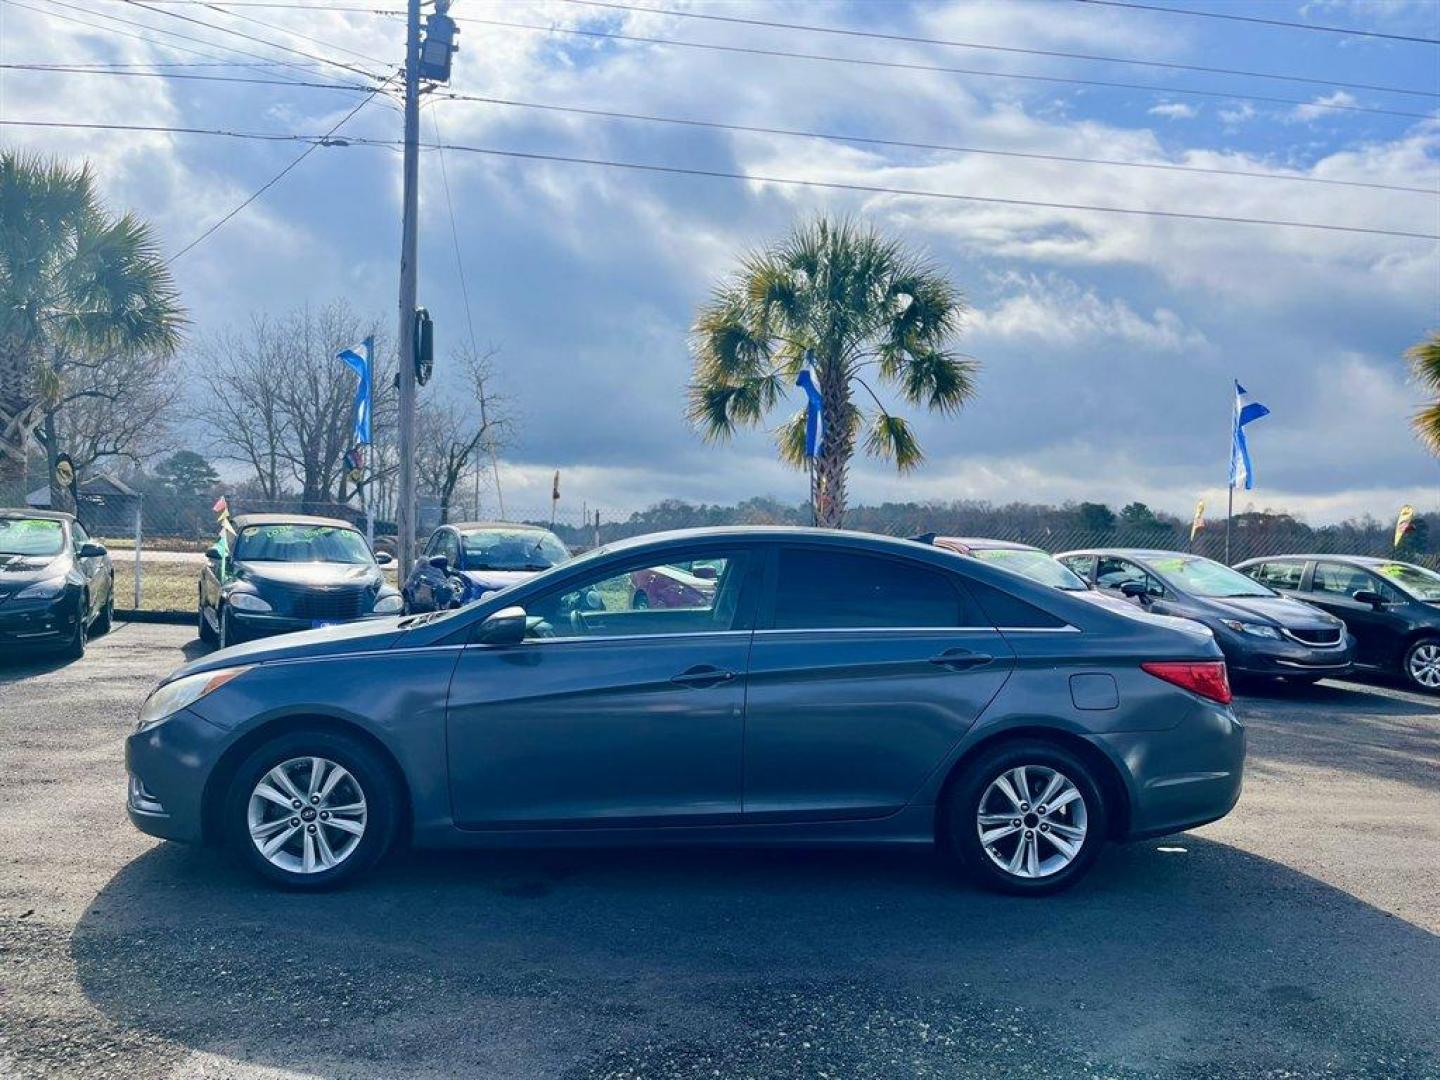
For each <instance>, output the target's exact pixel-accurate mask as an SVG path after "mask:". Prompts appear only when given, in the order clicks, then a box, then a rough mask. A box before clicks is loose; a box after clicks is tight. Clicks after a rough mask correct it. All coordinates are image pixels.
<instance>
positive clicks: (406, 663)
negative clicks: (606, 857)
mask: <svg viewBox="0 0 1440 1080" xmlns="http://www.w3.org/2000/svg"><path fill="white" fill-rule="evenodd" d="M697 562H700V563H703V564H704V565H705V566H707V567H713V568H714V571H715V573H714V577H713V579H711V580H713V581H714V585H715V587H714V589H713V590H709V591H706V592H705V593H703V594H701V593H698V592H697V595H696V597H695V598H694V599H693V601H692V602H691V603H690V604H689V606H668V607H664V608H656V607H642V608H636V607H633V606H632V602H633V589H631V587H630V584H631V580H632V575H633V574H635V573H637V572H644V571H647V570H659V569H662V568H664V567H667V566H672V565H675V564H681V563H683V564H686V565H694V564H696V563H697ZM1229 701H1230V689H1229V684H1228V682H1227V679H1226V671H1225V664H1224V661H1223V659H1222V656H1221V654H1220V651H1219V650H1218V649H1217V648H1216V645H1215V643H1214V641H1213V640H1212V639H1211V637H1210V635H1209V634H1208V633H1206V632H1205V631H1203V630H1201V629H1199V628H1189V627H1188V626H1186V625H1185V624H1181V625H1179V626H1177V625H1167V624H1166V623H1164V622H1162V621H1160V620H1151V619H1149V618H1148V617H1146V616H1143V615H1127V614H1124V613H1118V612H1113V611H1109V610H1107V609H1105V608H1103V607H1100V606H1097V605H1095V604H1089V603H1085V602H1084V601H1081V600H1076V599H1074V598H1072V597H1069V596H1066V595H1065V594H1064V593H1062V592H1060V591H1058V590H1055V589H1051V588H1049V587H1047V586H1045V585H1042V584H1040V583H1038V582H1034V581H1031V580H1029V579H1027V578H1023V577H1021V576H1019V575H1017V574H1012V573H1010V572H1009V571H1006V570H1003V569H1000V568H998V567H993V566H989V565H987V564H984V563H980V562H977V561H975V560H973V559H967V558H964V557H962V556H958V555H955V554H953V553H950V552H946V551H943V550H940V549H937V548H934V547H929V546H925V545H921V544H916V543H912V542H910V541H905V540H890V539H885V538H881V537H872V536H865V535H862V534H856V533H838V532H826V531H820V530H808V529H805V530H801V529H715V530H697V531H690V532H681V533H670V534H665V535H662V536H654V537H644V538H640V539H638V540H633V541H629V542H626V543H623V544H617V545H615V546H613V547H609V548H605V549H601V550H599V551H596V552H592V553H590V554H589V555H586V556H583V557H581V558H578V559H575V560H573V561H571V562H568V563H565V564H562V565H561V566H558V567H555V568H554V569H552V570H549V571H547V572H545V573H542V574H540V575H538V576H536V577H535V578H533V579H532V580H530V581H528V582H525V583H523V584H521V585H517V586H516V587H514V588H512V589H509V590H507V591H506V592H504V593H503V594H501V595H499V596H497V597H494V598H492V599H489V600H482V601H480V602H478V603H476V604H472V605H470V606H468V607H465V608H462V609H459V610H457V611H449V612H443V613H434V614H427V615H419V616H411V617H408V618H399V619H389V620H384V621H378V620H377V621H376V622H370V623H364V624H355V625H349V626H344V627H335V628H331V629H327V630H320V631H313V632H307V633H300V634H295V635H290V636H288V637H285V638H281V639H278V640H269V641H262V642H254V643H251V644H247V645H241V646H237V647H234V648H230V649H224V650H221V651H220V652H217V653H214V654H212V655H210V656H208V657H206V658H204V659H202V660H199V661H197V662H195V663H192V664H189V665H187V666H185V667H183V668H181V669H179V670H178V671H176V672H174V673H173V674H171V675H170V676H169V677H168V678H167V679H166V680H165V681H164V682H163V683H162V684H161V685H160V686H159V687H158V688H157V689H156V690H155V692H154V693H153V694H152V695H151V696H150V698H149V699H148V700H147V701H146V702H145V704H144V706H143V707H142V709H141V714H140V720H139V725H138V729H137V731H136V732H135V734H133V735H132V736H131V737H130V739H129V740H128V742H127V745H126V759H127V765H128V769H129V776H130V782H129V799H128V809H129V814H130V818H131V820H132V821H133V822H134V823H135V825H136V826H137V827H139V828H140V829H142V830H144V831H145V832H148V833H151V834H153V835H155V836H160V837H165V838H167V839H171V840H180V841H190V842H200V841H215V842H219V843H223V844H224V845H226V846H228V847H229V848H230V849H231V851H232V852H233V853H234V854H235V855H236V856H237V857H238V858H239V859H240V860H242V861H243V862H244V863H245V864H247V865H248V866H249V867H251V868H252V869H253V870H255V871H256V872H258V873H259V874H261V875H262V876H264V877H266V878H268V879H269V880H271V881H273V882H277V883H279V884H282V885H287V886H292V887H299V888H320V887H325V886H331V885H335V884H338V883H340V882H342V881H344V880H346V879H348V878H351V877H352V876H354V875H355V874H357V873H359V872H360V871H362V870H364V869H365V868H367V867H369V866H371V865H373V864H374V863H375V862H376V860H378V859H379V858H380V857H381V856H382V855H384V854H385V852H386V851H387V850H388V849H389V848H391V846H392V845H394V844H396V843H397V842H400V841H409V842H413V843H415V844H417V845H421V846H432V847H435V846H440V847H510V846H521V845H524V846H576V845H597V844H646V845H653V844H667V843H687V844H702V843H710V844H726V845H747V844H753V845H778V844H790V845H828V846H834V845H843V844H855V845H861V844H876V843H887V844H907V845H923V846H928V845H932V844H938V846H939V847H940V848H941V849H943V850H944V851H945V852H946V853H947V854H948V855H949V856H950V857H953V858H954V859H956V860H957V861H958V862H960V863H961V864H963V865H964V866H965V867H966V868H968V870H969V871H970V873H971V874H972V875H973V876H974V877H975V878H977V879H978V880H979V881H980V882H981V883H983V884H985V885H988V886H990V887H993V888H998V889H1003V890H1006V891H1010V892H1016V893H1044V892H1051V891H1054V890H1056V889H1060V888H1063V887H1064V886H1066V885H1069V884H1071V883H1073V882H1074V881H1075V880H1077V879H1078V878H1079V877H1080V876H1082V875H1083V874H1084V873H1085V871H1086V870H1087V869H1088V868H1089V867H1090V865H1091V864H1092V863H1093V861H1094V859H1095V856H1096V854H1097V852H1098V851H1099V849H1100V847H1101V846H1102V845H1103V844H1104V843H1105V842H1106V841H1107V840H1123V839H1133V838H1137V837H1142V836H1149V835H1156V834H1161V833H1168V832H1174V831H1177V830H1181V829H1188V828H1191V827H1194V826H1196V825H1200V824H1203V823H1205V822H1208V821H1212V820H1214V819H1216V818H1218V817H1221V816H1223V815H1224V814H1225V813H1227V812H1228V811H1229V810H1230V808H1231V807H1232V806H1233V805H1234V804H1235V801H1236V799H1237V798H1238V797H1239V794H1240V783H1241V771H1242V766H1243V761H1244V754H1245V737H1244V731H1243V729H1242V728H1241V726H1240V724H1239V723H1238V722H1237V721H1236V719H1235V717H1234V715H1233V714H1232V712H1231V710H1230V708H1229Z"/></svg>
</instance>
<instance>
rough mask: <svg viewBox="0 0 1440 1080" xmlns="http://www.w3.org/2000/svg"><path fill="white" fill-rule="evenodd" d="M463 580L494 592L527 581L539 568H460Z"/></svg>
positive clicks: (478, 587)
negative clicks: (463, 576)
mask: <svg viewBox="0 0 1440 1080" xmlns="http://www.w3.org/2000/svg"><path fill="white" fill-rule="evenodd" d="M461 573H462V574H464V575H465V580H466V581H468V582H470V584H471V585H474V586H475V587H476V588H477V589H483V590H485V591H486V592H495V591H496V590H497V589H508V588H509V587H510V586H511V585H519V584H520V582H522V581H529V580H530V579H531V578H532V577H534V576H535V575H536V574H538V573H540V571H539V570H462V571H461Z"/></svg>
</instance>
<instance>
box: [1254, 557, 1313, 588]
mask: <svg viewBox="0 0 1440 1080" xmlns="http://www.w3.org/2000/svg"><path fill="white" fill-rule="evenodd" d="M1245 573H1247V574H1249V575H1250V576H1251V577H1252V578H1254V579H1255V580H1256V581H1258V582H1260V584H1262V585H1269V586H1270V588H1272V589H1290V590H1295V589H1298V588H1300V579H1301V578H1302V577H1303V576H1304V575H1305V564H1304V563H1303V562H1266V563H1261V564H1260V565H1259V566H1252V567H1250V568H1249V569H1248V570H1246V571H1245Z"/></svg>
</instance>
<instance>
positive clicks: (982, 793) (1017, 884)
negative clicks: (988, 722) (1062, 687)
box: [939, 738, 1109, 896]
mask: <svg viewBox="0 0 1440 1080" xmlns="http://www.w3.org/2000/svg"><path fill="white" fill-rule="evenodd" d="M1022 766H1023V767H1026V768H1027V770H1028V769H1035V770H1036V772H1035V773H1034V774H1033V775H1031V776H1030V777H1029V779H1030V780H1031V787H1032V792H1030V793H1029V794H1030V795H1031V796H1032V797H1033V796H1034V795H1035V794H1039V793H1040V792H1039V791H1038V790H1033V789H1036V788H1038V786H1039V785H1040V784H1041V783H1043V781H1044V778H1045V777H1047V775H1048V774H1049V773H1058V774H1060V775H1061V776H1063V777H1065V778H1066V779H1068V780H1069V781H1070V782H1071V783H1072V784H1073V785H1074V787H1075V788H1076V789H1077V790H1078V792H1079V801H1080V803H1081V804H1082V806H1083V814H1084V817H1083V819H1082V818H1081V817H1080V813H1079V811H1078V810H1077V809H1076V808H1075V804H1074V802H1071V803H1070V804H1068V805H1067V806H1065V807H1063V808H1062V809H1061V810H1060V811H1059V812H1058V815H1057V817H1056V819H1055V820H1056V822H1057V825H1059V824H1061V821H1060V818H1062V817H1063V818H1064V822H1063V824H1064V825H1065V827H1069V828H1074V827H1075V825H1076V822H1081V821H1082V820H1083V825H1084V838H1083V840H1081V842H1080V846H1079V849H1078V851H1077V852H1076V853H1075V854H1074V856H1073V857H1072V858H1071V859H1070V861H1069V862H1068V863H1067V864H1065V865H1064V866H1062V867H1060V868H1059V869H1056V870H1054V871H1053V872H1049V873H1046V874H1044V876H1036V877H1023V876H1020V875H1019V874H1014V873H1010V872H1008V871H1007V870H1006V869H1005V868H1003V867H1001V866H999V865H998V864H997V863H996V861H995V858H992V857H991V855H990V854H989V852H988V851H987V849H986V847H985V845H984V844H982V843H981V840H980V833H979V827H978V820H979V814H980V812H981V803H982V800H987V792H988V791H989V789H990V786H991V784H992V783H993V782H994V781H996V780H997V778H999V777H1002V776H1006V774H1007V773H1012V774H1013V771H1014V770H1016V769H1017V768H1020V767H1022ZM1012 786H1013V785H1012ZM1017 794H1019V793H1018V792H1017ZM995 797H996V796H995V795H994V794H993V793H992V794H990V795H989V796H988V799H994V798H995ZM987 801H988V800H987ZM990 805H991V807H992V808H993V805H994V804H993V803H990ZM1025 805H1026V806H1029V805H1030V804H1029V803H1028V801H1027V802H1025ZM1036 809H1038V808H1036V807H1030V809H1029V810H1027V811H1024V812H1022V811H1019V810H1018V809H1017V810H1014V811H1013V812H1015V813H1016V815H1017V816H1016V820H1018V821H1021V822H1022V826H1021V828H1020V830H1019V834H1016V835H1015V842H1018V841H1020V839H1021V836H1022V835H1023V836H1031V837H1037V838H1038V839H1031V840H1029V841H1026V842H1028V843H1030V844H1033V845H1034V849H1035V850H1036V851H1037V852H1040V851H1042V850H1044V851H1048V852H1049V853H1050V854H1049V855H1048V856H1041V857H1039V858H1038V859H1037V861H1038V865H1039V867H1040V868H1041V869H1043V866H1044V861H1043V860H1044V859H1047V858H1048V859H1054V858H1059V857H1062V856H1061V854H1060V850H1059V848H1057V847H1055V846H1054V845H1053V843H1047V844H1042V843H1041V841H1042V840H1044V839H1045V835H1044V834H1042V831H1041V830H1040V829H1039V825H1040V824H1041V822H1040V821H1039V820H1038V815H1037V814H1036V813H1035V812H1034V811H1035V810H1036ZM1010 812H1012V811H1011V810H1010V809H1007V810H1006V813H1007V814H1008V813H1010ZM1031 818H1036V820H1034V821H1032V820H1031ZM1027 826H1028V828H1027ZM940 827H941V829H942V830H944V833H943V835H942V836H941V837H940V838H939V839H940V840H941V841H942V845H941V846H942V847H943V848H945V850H947V851H948V852H950V853H951V854H952V855H953V856H954V857H956V858H958V859H959V861H960V863H961V864H962V865H963V866H964V868H965V869H966V870H967V871H968V872H969V874H970V876H971V877H972V878H974V880H976V881H977V882H978V883H979V884H981V885H983V886H984V887H985V888H987V889H992V890H995V891H997V892H1005V893H1011V894H1013V895H1017V896H1045V895H1049V894H1051V893H1056V892H1059V891H1060V890H1062V889H1065V888H1068V887H1069V886H1071V885H1073V884H1075V882H1077V881H1079V880H1080V878H1082V877H1084V876H1085V874H1086V872H1087V871H1088V870H1089V869H1090V867H1091V866H1092V865H1093V864H1094V862H1095V858H1096V856H1098V855H1099V853H1100V848H1101V847H1103V846H1104V843H1105V840H1106V837H1107V836H1108V835H1109V833H1108V815H1107V813H1106V808H1105V803H1104V800H1103V799H1102V797H1101V794H1100V787H1099V785H1098V784H1097V783H1096V778H1095V776H1094V774H1093V771H1092V769H1091V767H1090V766H1089V765H1088V764H1086V762H1085V761H1084V760H1082V759H1081V758H1080V757H1078V756H1076V755H1075V754H1073V753H1071V752H1070V751H1069V750H1067V749H1065V748H1064V747H1062V746H1059V745H1057V744H1055V743H1051V742H1046V741H1044V740H1041V739H1031V738H1026V739H1015V740H1013V741H1008V742H1003V743H1000V744H998V745H996V746H994V747H992V748H991V749H989V750H987V751H985V752H984V753H982V754H981V755H980V756H979V757H978V758H976V759H975V760H974V761H972V762H971V763H970V764H969V765H968V766H966V768H965V771H964V773H963V774H961V776H960V777H958V778H957V780H956V782H955V783H953V784H951V785H950V788H949V790H948V792H947V793H946V798H945V804H944V806H943V807H942V813H941V819H940ZM1000 827H1005V826H1004V825H1001V826H1000ZM1044 833H1046V834H1048V828H1047V830H1045V831H1044ZM1010 842H1012V841H1011V840H1010V838H1009V837H1006V838H1003V839H1001V840H997V841H996V842H995V844H993V845H992V848H993V849H995V850H997V851H998V852H999V853H1000V854H1002V855H1003V854H1004V853H1005V849H1004V847H1003V845H1005V844H1006V843H1010ZM1017 846H1018V845H1017Z"/></svg>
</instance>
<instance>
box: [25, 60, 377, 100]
mask: <svg viewBox="0 0 1440 1080" xmlns="http://www.w3.org/2000/svg"><path fill="white" fill-rule="evenodd" d="M0 70H4V71H35V72H48V73H52V74H62V75H112V76H120V77H122V78H128V79H178V80H182V81H186V82H219V83H248V84H251V85H257V86H284V87H300V88H302V89H307V90H346V91H349V92H351V93H355V92H357V91H358V92H360V93H362V94H368V93H370V92H371V87H368V86H352V85H350V84H348V83H320V82H299V81H295V80H293V79H261V78H254V77H250V76H244V75H189V74H181V73H179V72H173V71H125V70H117V69H112V68H87V67H74V66H70V65H66V64H0Z"/></svg>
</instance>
